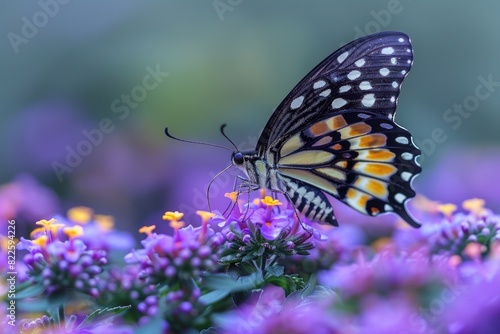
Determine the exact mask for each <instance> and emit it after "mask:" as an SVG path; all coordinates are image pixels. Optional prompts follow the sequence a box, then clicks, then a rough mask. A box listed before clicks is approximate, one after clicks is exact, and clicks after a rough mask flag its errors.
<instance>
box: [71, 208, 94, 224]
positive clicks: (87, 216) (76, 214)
mask: <svg viewBox="0 0 500 334" xmlns="http://www.w3.org/2000/svg"><path fill="white" fill-rule="evenodd" d="M93 214H94V211H93V210H92V209H91V208H87V207H85V206H77V207H74V208H71V209H69V210H68V213H67V214H66V216H67V217H68V219H69V220H71V221H74V222H75V223H77V224H87V223H88V222H89V221H90V220H91V219H92V215H93Z"/></svg>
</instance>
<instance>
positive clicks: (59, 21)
mask: <svg viewBox="0 0 500 334" xmlns="http://www.w3.org/2000/svg"><path fill="white" fill-rule="evenodd" d="M0 7H1V10H0V17H1V19H0V27H1V28H0V29H1V34H2V35H3V36H4V37H3V38H2V39H1V42H0V43H1V48H0V60H1V61H0V64H1V66H2V71H1V76H0V80H1V82H2V94H1V95H0V102H1V110H2V121H1V123H0V134H1V136H2V140H1V143H0V151H1V157H2V163H1V164H0V180H1V183H2V184H4V186H3V187H2V188H1V196H0V197H1V200H0V208H1V210H2V213H3V214H4V215H5V216H8V214H12V212H13V211H15V214H16V215H20V214H24V217H25V219H28V220H29V219H33V220H36V219H41V218H50V217H47V215H51V214H54V213H57V212H64V211H65V210H66V209H68V208H69V207H72V206H75V205H85V206H89V207H92V208H94V209H95V210H96V211H97V212H100V213H103V214H111V215H113V216H115V217H116V219H117V221H118V222H119V224H120V225H121V226H123V228H124V229H128V228H130V229H132V227H134V226H139V225H143V224H150V223H158V222H159V221H160V217H161V213H162V212H164V211H166V210H180V211H183V212H185V213H186V215H187V216H188V217H192V216H193V215H194V212H195V210H196V209H206V205H207V201H206V195H205V192H206V186H207V184H208V182H209V181H210V180H211V179H212V177H213V176H214V175H215V174H217V173H218V172H219V171H221V170H222V169H223V168H224V167H226V166H227V165H228V164H229V155H230V152H228V151H225V150H220V149H217V148H210V147H200V146H197V145H189V144H185V143H180V142H175V141H173V140H170V139H168V138H166V137H165V135H164V133H163V130H164V128H165V126H168V127H169V128H170V130H171V132H172V134H174V135H177V136H179V137H182V138H189V139H195V140H203V141H206V142H211V143H217V144H222V145H226V146H227V145H229V143H228V142H227V141H226V140H225V139H224V138H223V137H222V136H221V135H220V133H219V127H220V125H221V124H222V123H227V124H228V127H227V133H228V135H229V136H230V137H231V138H232V139H233V141H234V142H235V143H236V144H238V145H239V147H240V148H242V149H250V148H252V147H253V145H254V143H255V141H256V139H257V136H258V135H259V133H260V131H261V129H262V127H263V126H264V124H265V123H266V121H267V119H268V118H269V116H270V115H271V113H272V111H273V110H274V108H275V107H276V106H277V105H278V104H279V103H280V101H281V99H282V98H284V96H285V95H286V94H287V93H288V91H289V90H290V89H291V88H293V86H294V85H295V84H296V83H297V82H298V81H299V80H300V79H301V78H302V77H303V75H305V74H306V73H307V72H308V71H309V70H310V69H311V68H312V67H314V66H315V65H316V64H317V63H318V62H319V61H321V60H322V59H323V58H325V57H326V56H328V55H329V54H330V53H331V52H333V51H335V50H336V49H337V48H338V47H340V46H341V45H342V44H343V43H346V42H349V41H351V40H353V39H355V38H357V37H360V36H362V35H364V34H369V33H374V32H378V31H382V30H399V31H403V32H405V33H407V34H408V35H409V36H410V37H411V38H412V41H413V45H414V50H415V63H414V67H413V70H412V72H411V73H410V75H409V77H408V78H407V79H406V81H405V83H404V85H403V90H402V94H401V95H400V99H399V105H398V114H397V121H398V123H399V124H401V125H403V126H405V127H406V128H408V129H409V130H410V131H411V133H412V134H413V135H414V137H415V140H416V142H417V143H418V144H419V145H420V146H421V148H422V150H423V151H424V156H423V157H422V158H421V162H422V165H423V173H422V175H421V176H420V177H418V178H417V179H416V180H415V182H414V185H415V187H416V189H417V191H418V192H419V193H421V194H423V195H425V196H426V197H428V198H430V199H432V200H438V201H441V202H449V201H451V202H454V203H460V202H461V201H462V200H464V199H466V198H470V197H481V198H484V199H486V201H487V205H488V207H490V208H492V209H497V210H498V209H500V187H499V181H498V175H497V173H498V170H499V168H500V147H499V144H500V131H499V130H498V128H499V126H500V110H499V107H498V106H499V105H500V66H499V59H500V39H499V32H500V20H498V13H500V2H498V1H493V0H491V1H481V2H475V3H474V2H460V3H458V2H456V1H452V0H446V1H439V2H435V1H430V0H427V1H411V0H399V1H398V0H384V1H365V2H354V1H351V2H347V1H308V2H305V1H275V2H268V1H244V0H243V1H241V0H232V1H230V0H220V1H204V2H187V1H186V2H183V1H148V2H143V1H124V0H120V1H118V0H113V1H68V0H65V1H63V0H59V1H57V0H50V1H49V0H45V1H29V2H27V1H8V2H5V1H4V2H2V4H1V5H0ZM151 72H156V73H157V74H156V75H155V76H154V77H148V76H151V74H150V73H151ZM155 78H156V79H155ZM144 80H146V85H147V87H148V88H145V82H144ZM488 82H489V83H488ZM153 86H154V87H153ZM126 95H128V96H132V97H131V98H129V101H128V102H127V101H126V100H125V99H127V97H126ZM133 96H135V98H134V97H133ZM460 105H463V107H462V110H463V111H462V113H458V112H457V111H456V110H458V108H460ZM99 127H102V128H103V129H105V130H106V132H103V131H100V133H101V135H99V131H98V130H97V129H99ZM96 131H97V132H96ZM89 136H90V137H92V136H93V137H92V138H93V140H94V143H92V144H91V145H89V144H88V143H89V139H88V137H89ZM85 142H86V143H87V144H86V143H85ZM78 150H79V151H80V152H83V153H84V154H78V155H79V156H80V158H78V157H75V153H74V152H75V151H76V152H77V153H78ZM71 152H73V153H71ZM68 159H69V160H68ZM68 161H70V163H71V165H69V164H68ZM63 166H65V167H63ZM235 175H236V173H235V172H230V173H227V174H224V175H223V176H222V177H221V178H219V179H217V181H215V182H214V184H213V187H212V191H211V194H210V195H211V198H212V200H213V201H214V203H213V204H214V206H215V208H218V209H223V207H222V206H223V204H224V203H225V202H224V199H223V196H222V194H223V193H224V192H227V191H230V190H231V189H232V186H233V182H234V176H235ZM219 206H220V207H219Z"/></svg>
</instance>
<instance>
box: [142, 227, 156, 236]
mask: <svg viewBox="0 0 500 334" xmlns="http://www.w3.org/2000/svg"><path fill="white" fill-rule="evenodd" d="M155 228H156V225H151V226H143V227H141V228H140V229H139V233H144V234H146V235H151V233H153V231H154V229H155Z"/></svg>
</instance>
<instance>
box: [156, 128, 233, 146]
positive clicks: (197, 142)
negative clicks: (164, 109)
mask: <svg viewBox="0 0 500 334" xmlns="http://www.w3.org/2000/svg"><path fill="white" fill-rule="evenodd" d="M165 135H166V136H167V137H169V138H172V139H174V140H177V141H182V142H184V143H190V144H199V145H205V146H212V147H218V148H223V149H225V150H228V151H234V150H233V149H232V148H229V147H226V146H222V145H217V144H212V143H205V142H202V141H195V140H187V139H181V138H177V137H174V136H172V135H171V134H170V132H168V128H165ZM226 138H227V137H226ZM231 144H232V142H231ZM233 145H234V144H233Z"/></svg>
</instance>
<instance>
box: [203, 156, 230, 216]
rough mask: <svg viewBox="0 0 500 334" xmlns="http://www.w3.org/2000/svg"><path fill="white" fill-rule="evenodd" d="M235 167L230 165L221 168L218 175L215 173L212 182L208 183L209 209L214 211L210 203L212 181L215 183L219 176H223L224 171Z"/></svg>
mask: <svg viewBox="0 0 500 334" xmlns="http://www.w3.org/2000/svg"><path fill="white" fill-rule="evenodd" d="M231 167H233V165H229V166H227V167H226V168H224V169H223V170H221V171H220V172H219V173H217V175H215V176H214V177H213V178H212V180H210V183H209V184H208V187H207V203H208V211H210V212H212V205H211V204H210V187H212V183H214V181H215V179H217V178H218V177H219V176H221V175H222V174H223V173H225V172H227V171H228V169H229V168H231Z"/></svg>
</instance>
